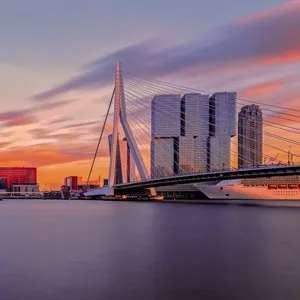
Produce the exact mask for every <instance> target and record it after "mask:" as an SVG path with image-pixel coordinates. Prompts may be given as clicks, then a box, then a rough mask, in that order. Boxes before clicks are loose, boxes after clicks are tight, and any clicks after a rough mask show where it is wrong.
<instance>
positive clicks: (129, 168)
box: [119, 138, 135, 183]
mask: <svg viewBox="0 0 300 300" xmlns="http://www.w3.org/2000/svg"><path fill="white" fill-rule="evenodd" d="M119 143H120V158H121V167H122V179H123V183H128V182H132V181H135V163H134V160H133V155H132V153H131V151H130V147H129V145H128V142H127V139H126V138H123V140H121V141H120V142H119Z"/></svg>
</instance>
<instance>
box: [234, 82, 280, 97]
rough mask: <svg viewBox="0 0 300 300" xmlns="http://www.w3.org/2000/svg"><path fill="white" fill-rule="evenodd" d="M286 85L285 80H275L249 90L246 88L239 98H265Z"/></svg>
mask: <svg viewBox="0 0 300 300" xmlns="http://www.w3.org/2000/svg"><path fill="white" fill-rule="evenodd" d="M283 83H284V80H275V81H270V82H264V83H260V84H257V85H253V86H251V87H249V88H246V89H244V90H242V91H241V93H239V97H242V98H247V97H253V96H254V97H259V96H265V95H267V94H269V93H270V92H273V91H274V90H277V89H279V88H280V87H281V86H282V85H283Z"/></svg>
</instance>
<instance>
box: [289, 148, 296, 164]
mask: <svg viewBox="0 0 300 300" xmlns="http://www.w3.org/2000/svg"><path fill="white" fill-rule="evenodd" d="M291 149H292V146H289V151H288V166H294V165H295V163H294V154H293V153H292V152H291Z"/></svg>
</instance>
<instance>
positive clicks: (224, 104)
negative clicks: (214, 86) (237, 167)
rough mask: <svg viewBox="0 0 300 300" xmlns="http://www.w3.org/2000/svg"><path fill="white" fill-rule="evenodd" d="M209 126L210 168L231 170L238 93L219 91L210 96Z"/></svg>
mask: <svg viewBox="0 0 300 300" xmlns="http://www.w3.org/2000/svg"><path fill="white" fill-rule="evenodd" d="M209 126H210V138H209V142H208V152H209V155H208V156H207V158H208V165H209V170H210V171H221V170H229V169H230V157H231V138H232V137H234V136H235V135H236V93H234V92H219V93H215V94H213V95H212V96H211V97H210V101H209Z"/></svg>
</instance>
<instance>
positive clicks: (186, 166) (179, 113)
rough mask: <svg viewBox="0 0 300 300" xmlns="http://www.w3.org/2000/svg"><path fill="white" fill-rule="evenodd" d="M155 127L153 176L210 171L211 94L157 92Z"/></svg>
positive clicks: (152, 135) (153, 133)
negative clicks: (208, 164)
mask: <svg viewBox="0 0 300 300" xmlns="http://www.w3.org/2000/svg"><path fill="white" fill-rule="evenodd" d="M151 127H152V128H151V130H152V133H151V177H153V178H154V177H155V178H157V177H165V176H172V175H176V174H191V173H200V172H206V171H207V169H208V166H207V163H208V160H207V155H208V147H207V145H208V139H209V96H208V95H202V94H199V93H193V94H185V95H179V94H177V95H159V96H155V97H154V99H153V100H152V116H151Z"/></svg>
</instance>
